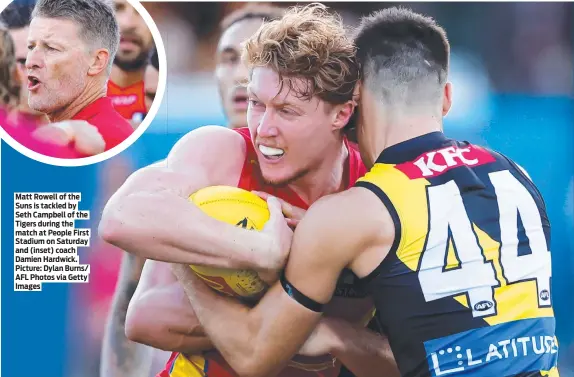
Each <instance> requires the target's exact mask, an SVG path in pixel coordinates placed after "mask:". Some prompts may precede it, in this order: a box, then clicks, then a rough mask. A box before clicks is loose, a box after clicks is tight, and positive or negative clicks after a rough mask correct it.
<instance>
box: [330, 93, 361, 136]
mask: <svg viewBox="0 0 574 377" xmlns="http://www.w3.org/2000/svg"><path fill="white" fill-rule="evenodd" d="M355 106H356V103H355V101H354V100H353V99H351V100H349V101H347V102H345V103H343V104H340V105H335V106H334V107H333V113H332V114H333V123H332V128H333V131H336V130H340V129H342V128H343V127H345V126H346V125H347V123H349V119H351V116H352V115H353V112H354V111H355Z"/></svg>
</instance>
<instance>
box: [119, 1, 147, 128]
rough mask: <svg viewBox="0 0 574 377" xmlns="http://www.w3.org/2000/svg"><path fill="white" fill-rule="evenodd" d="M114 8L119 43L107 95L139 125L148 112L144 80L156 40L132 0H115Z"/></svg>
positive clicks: (128, 118) (130, 119) (131, 120)
mask: <svg viewBox="0 0 574 377" xmlns="http://www.w3.org/2000/svg"><path fill="white" fill-rule="evenodd" d="M114 7H115V10H116V19H117V21H118V25H119V27H120V44H119V48H118V52H117V54H116V57H115V59H114V66H113V68H112V74H111V75H110V80H109V81H108V97H110V98H111V99H112V102H113V104H114V107H115V109H116V111H118V112H119V113H120V114H121V115H122V116H123V117H124V118H125V119H127V120H129V121H130V122H131V124H132V125H133V126H134V127H137V126H138V125H139V124H140V123H141V121H142V120H143V119H144V117H145V115H146V114H147V112H148V111H149V107H148V106H147V105H146V92H145V84H144V79H145V73H146V68H147V67H148V63H149V59H150V55H151V53H152V49H153V48H154V41H153V37H152V35H151V32H150V30H149V28H148V27H147V25H146V23H145V21H144V19H143V18H142V16H141V15H140V14H139V12H138V11H137V10H136V9H135V8H134V7H133V6H132V5H131V4H130V3H128V2H127V1H126V0H114ZM155 85H156V86H157V83H156V84H155Z"/></svg>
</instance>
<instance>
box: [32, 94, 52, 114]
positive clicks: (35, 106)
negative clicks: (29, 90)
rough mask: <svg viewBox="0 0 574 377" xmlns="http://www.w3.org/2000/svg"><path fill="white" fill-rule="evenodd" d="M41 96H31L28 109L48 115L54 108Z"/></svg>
mask: <svg viewBox="0 0 574 377" xmlns="http://www.w3.org/2000/svg"><path fill="white" fill-rule="evenodd" d="M43 97H44V96H42V95H39V94H31V95H30V97H29V99H28V107H29V108H30V109H31V110H32V111H33V112H36V113H41V114H46V113H50V110H51V109H52V106H50V104H49V103H47V101H46V98H43Z"/></svg>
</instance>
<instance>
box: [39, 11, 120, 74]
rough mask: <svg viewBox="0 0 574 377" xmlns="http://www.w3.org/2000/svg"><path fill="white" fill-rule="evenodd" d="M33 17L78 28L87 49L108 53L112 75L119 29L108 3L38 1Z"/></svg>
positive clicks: (118, 42)
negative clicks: (56, 20)
mask: <svg viewBox="0 0 574 377" xmlns="http://www.w3.org/2000/svg"><path fill="white" fill-rule="evenodd" d="M35 17H45V18H61V19H66V20H71V21H74V22H75V23H76V24H78V26H79V27H80V38H82V39H83V40H84V41H85V42H86V43H87V44H88V46H90V48H92V49H98V48H105V49H107V50H108V52H109V54H110V59H109V62H108V66H107V74H108V75H109V74H110V73H111V71H112V66H113V64H114V58H115V56H116V53H117V52H118V47H119V44H120V30H119V29H120V28H119V26H118V22H117V20H116V17H115V12H114V8H113V6H112V4H111V1H110V0H38V2H37V3H36V6H35V7H34V10H33V11H32V18H35Z"/></svg>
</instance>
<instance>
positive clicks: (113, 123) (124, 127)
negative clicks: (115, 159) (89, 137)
mask: <svg viewBox="0 0 574 377" xmlns="http://www.w3.org/2000/svg"><path fill="white" fill-rule="evenodd" d="M90 123H92V122H91V121H90ZM94 123H98V124H94V126H96V127H98V131H99V132H100V134H101V135H102V138H104V141H105V142H106V150H110V149H112V148H113V147H115V146H117V145H118V144H121V143H122V142H123V141H124V140H125V139H127V138H128V137H129V136H130V135H131V134H132V133H133V131H134V129H133V127H132V126H131V124H129V123H128V122H127V121H126V120H125V119H124V118H121V117H120V116H119V115H118V116H117V117H113V118H107V119H103V120H99V119H98V122H94ZM92 124H93V123H92Z"/></svg>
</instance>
